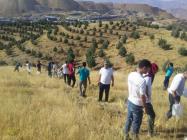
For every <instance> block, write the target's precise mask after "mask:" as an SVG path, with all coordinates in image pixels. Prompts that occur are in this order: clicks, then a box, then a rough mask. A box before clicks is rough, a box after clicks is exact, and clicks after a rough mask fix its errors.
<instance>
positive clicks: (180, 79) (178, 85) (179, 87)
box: [167, 71, 187, 119]
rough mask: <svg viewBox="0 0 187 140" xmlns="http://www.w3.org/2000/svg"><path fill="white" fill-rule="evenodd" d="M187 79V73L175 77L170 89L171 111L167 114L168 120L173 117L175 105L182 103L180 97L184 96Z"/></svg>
mask: <svg viewBox="0 0 187 140" xmlns="http://www.w3.org/2000/svg"><path fill="white" fill-rule="evenodd" d="M186 79H187V71H186V72H184V73H179V74H177V75H176V76H175V77H174V79H173V81H172V83H171V85H170V88H168V93H169V103H170V106H169V111H168V112H167V119H170V118H171V117H172V107H173V105H174V104H175V103H180V97H181V96H182V95H183V91H184V87H185V82H186Z"/></svg>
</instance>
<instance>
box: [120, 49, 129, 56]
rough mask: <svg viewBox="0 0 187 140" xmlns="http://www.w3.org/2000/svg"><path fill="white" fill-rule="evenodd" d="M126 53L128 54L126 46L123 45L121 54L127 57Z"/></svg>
mask: <svg viewBox="0 0 187 140" xmlns="http://www.w3.org/2000/svg"><path fill="white" fill-rule="evenodd" d="M126 54H127V50H126V48H125V47H121V48H120V49H119V55H121V56H123V57H125V56H126Z"/></svg>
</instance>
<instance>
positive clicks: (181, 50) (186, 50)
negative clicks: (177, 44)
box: [178, 47, 187, 56]
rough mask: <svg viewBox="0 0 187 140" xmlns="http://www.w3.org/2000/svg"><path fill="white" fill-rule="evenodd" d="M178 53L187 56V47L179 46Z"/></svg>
mask: <svg viewBox="0 0 187 140" xmlns="http://www.w3.org/2000/svg"><path fill="white" fill-rule="evenodd" d="M178 53H179V54H180V55H182V56H187V49H186V48H184V47H181V48H179V50H178Z"/></svg>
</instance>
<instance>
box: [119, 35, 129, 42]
mask: <svg viewBox="0 0 187 140" xmlns="http://www.w3.org/2000/svg"><path fill="white" fill-rule="evenodd" d="M127 39H128V37H127V35H124V36H122V37H121V42H122V43H124V44H125V43H127Z"/></svg>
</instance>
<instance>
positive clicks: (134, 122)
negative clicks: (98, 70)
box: [124, 59, 151, 140]
mask: <svg viewBox="0 0 187 140" xmlns="http://www.w3.org/2000/svg"><path fill="white" fill-rule="evenodd" d="M150 68H151V63H150V61H149V60H146V59H144V60H141V61H140V62H139V64H138V68H137V71H136V72H131V73H130V74H129V76H128V91H129V97H128V113H127V120H126V124H125V129H124V133H125V140H129V139H130V137H129V131H130V129H131V126H132V134H133V139H138V134H139V130H140V126H141V123H142V118H143V108H145V112H147V108H146V81H145V79H144V78H143V76H142V75H143V74H146V73H148V72H149V71H150Z"/></svg>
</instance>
